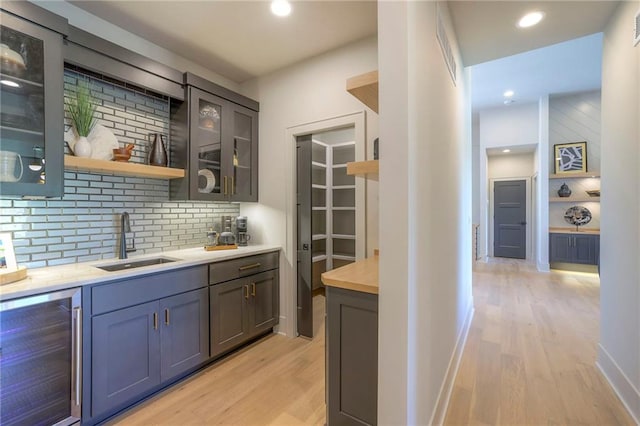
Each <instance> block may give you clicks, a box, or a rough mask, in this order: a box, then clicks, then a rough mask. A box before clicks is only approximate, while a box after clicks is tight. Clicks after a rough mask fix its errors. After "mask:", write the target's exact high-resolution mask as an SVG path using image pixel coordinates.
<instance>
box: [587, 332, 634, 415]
mask: <svg viewBox="0 0 640 426" xmlns="http://www.w3.org/2000/svg"><path fill="white" fill-rule="evenodd" d="M596 366H597V367H598V368H599V369H600V372H601V373H602V375H603V376H604V377H605V379H607V381H608V382H609V384H610V385H611V387H612V388H613V391H614V392H615V393H616V395H618V398H620V401H622V404H623V405H624V406H625V408H626V409H627V411H628V412H629V414H631V417H632V418H633V420H634V421H635V422H636V423H637V424H639V425H640V392H639V391H638V389H636V388H635V386H634V385H633V383H631V381H630V380H629V378H628V377H627V376H626V375H625V374H624V372H623V371H622V370H621V369H620V367H619V366H618V364H617V363H616V361H615V360H614V359H613V358H612V357H611V355H610V354H609V352H607V350H606V349H605V348H603V347H602V345H600V344H598V361H597V362H596Z"/></svg>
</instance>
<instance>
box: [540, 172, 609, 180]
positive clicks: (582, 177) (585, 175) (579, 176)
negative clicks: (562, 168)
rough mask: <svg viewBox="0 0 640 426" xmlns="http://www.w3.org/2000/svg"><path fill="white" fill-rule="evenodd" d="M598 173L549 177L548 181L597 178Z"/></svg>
mask: <svg viewBox="0 0 640 426" xmlns="http://www.w3.org/2000/svg"><path fill="white" fill-rule="evenodd" d="M599 177H600V173H597V172H594V173H567V174H559V175H549V179H576V178H581V179H584V178H599Z"/></svg>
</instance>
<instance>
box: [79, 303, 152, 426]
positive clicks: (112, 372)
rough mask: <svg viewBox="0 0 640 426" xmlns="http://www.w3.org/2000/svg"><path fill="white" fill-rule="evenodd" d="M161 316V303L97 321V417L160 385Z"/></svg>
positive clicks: (93, 410)
mask: <svg viewBox="0 0 640 426" xmlns="http://www.w3.org/2000/svg"><path fill="white" fill-rule="evenodd" d="M157 312H158V302H150V303H144V304H142V305H138V306H132V307H130V308H126V309H120V310H118V311H115V312H111V313H108V314H103V315H98V316H96V317H94V318H93V321H92V332H93V336H92V340H91V341H92V354H93V359H92V378H93V385H92V396H91V414H92V416H93V417H95V416H99V415H101V414H103V413H106V412H108V411H110V410H111V409H112V408H115V407H118V406H121V405H122V404H124V403H127V402H129V401H131V400H132V399H135V398H136V397H137V396H138V395H141V394H144V393H145V392H146V391H148V390H150V389H152V388H154V387H155V386H157V385H159V384H160V330H158V327H157V315H158V314H157Z"/></svg>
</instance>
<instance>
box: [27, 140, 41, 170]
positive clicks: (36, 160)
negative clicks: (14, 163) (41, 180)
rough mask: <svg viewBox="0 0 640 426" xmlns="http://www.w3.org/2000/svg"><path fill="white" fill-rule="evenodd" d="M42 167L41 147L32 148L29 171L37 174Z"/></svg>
mask: <svg viewBox="0 0 640 426" xmlns="http://www.w3.org/2000/svg"><path fill="white" fill-rule="evenodd" d="M43 167H44V150H43V149H42V147H41V146H38V145H35V146H34V147H33V157H31V160H29V170H32V171H34V172H39V171H40V170H42V168H43Z"/></svg>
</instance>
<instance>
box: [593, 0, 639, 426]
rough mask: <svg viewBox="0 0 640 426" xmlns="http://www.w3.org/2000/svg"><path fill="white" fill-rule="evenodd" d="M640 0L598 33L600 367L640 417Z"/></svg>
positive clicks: (622, 6)
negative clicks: (636, 21)
mask: <svg viewBox="0 0 640 426" xmlns="http://www.w3.org/2000/svg"><path fill="white" fill-rule="evenodd" d="M638 10H640V2H638V1H629V2H622V3H621V4H620V5H619V6H618V9H617V11H616V13H615V14H614V16H613V18H612V19H611V21H610V22H609V25H608V26H607V28H606V30H605V36H604V56H603V72H602V146H603V147H606V149H603V151H602V198H601V204H602V223H601V236H600V264H601V274H600V280H601V285H600V348H599V349H600V351H599V354H598V365H599V366H600V368H601V369H602V371H603V372H604V374H605V375H606V376H607V377H608V379H609V381H610V382H611V384H612V386H613V387H614V389H615V390H616V391H617V393H618V395H619V396H620V397H621V399H622V400H623V401H624V402H625V404H626V405H627V407H628V408H629V410H630V411H631V413H632V414H633V415H634V416H635V420H636V422H638V423H640V266H639V265H640V220H639V218H640V125H639V124H638V123H640V46H636V47H635V48H634V47H632V43H631V40H632V37H631V34H632V31H631V29H632V23H633V17H634V15H635V13H636V12H638Z"/></svg>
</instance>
